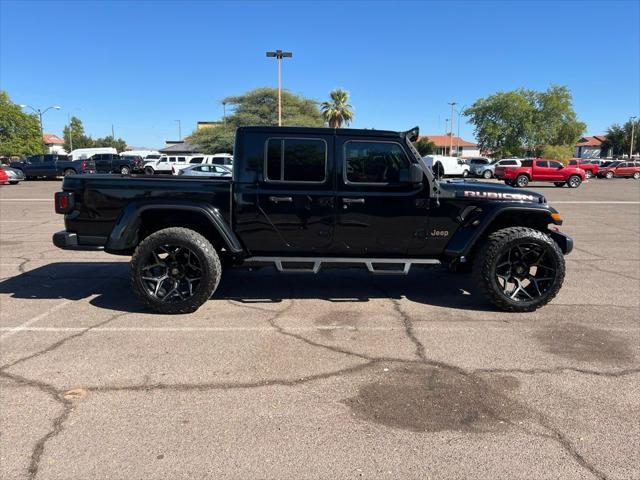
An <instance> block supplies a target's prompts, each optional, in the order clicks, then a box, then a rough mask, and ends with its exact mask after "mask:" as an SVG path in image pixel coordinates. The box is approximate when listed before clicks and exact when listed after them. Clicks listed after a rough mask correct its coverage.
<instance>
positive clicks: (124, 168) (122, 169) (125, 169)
mask: <svg viewBox="0 0 640 480" xmlns="http://www.w3.org/2000/svg"><path fill="white" fill-rule="evenodd" d="M120 173H121V174H122V175H129V174H130V173H131V169H130V168H129V167H128V166H127V165H123V166H122V167H120Z"/></svg>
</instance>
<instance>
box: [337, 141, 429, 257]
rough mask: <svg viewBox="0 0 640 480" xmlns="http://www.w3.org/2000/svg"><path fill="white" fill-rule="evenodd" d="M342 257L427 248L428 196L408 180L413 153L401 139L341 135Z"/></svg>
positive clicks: (339, 205)
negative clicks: (411, 153)
mask: <svg viewBox="0 0 640 480" xmlns="http://www.w3.org/2000/svg"><path fill="white" fill-rule="evenodd" d="M337 138H338V139H339V140H338V143H339V144H338V145H336V152H340V153H339V155H340V157H339V158H340V159H339V161H338V162H336V169H337V170H338V172H339V174H338V175H337V186H338V187H337V198H336V213H337V224H336V235H335V248H334V251H335V252H336V254H339V255H345V256H349V255H359V256H371V257H383V256H404V255H411V254H415V253H418V252H420V251H421V250H423V249H424V248H425V246H426V244H427V241H426V237H427V229H428V210H427V205H428V203H427V192H426V189H425V186H424V184H423V183H421V184H419V185H415V184H412V183H410V182H409V181H408V172H409V169H410V164H411V161H410V158H411V156H410V153H409V152H408V150H407V148H406V146H404V145H403V144H402V143H401V142H399V141H380V140H377V139H367V138H363V139H349V138H348V137H343V138H341V137H340V136H338V137H337Z"/></svg>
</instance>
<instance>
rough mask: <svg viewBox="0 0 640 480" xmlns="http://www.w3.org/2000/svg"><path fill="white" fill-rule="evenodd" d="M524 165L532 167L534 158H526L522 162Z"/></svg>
mask: <svg viewBox="0 0 640 480" xmlns="http://www.w3.org/2000/svg"><path fill="white" fill-rule="evenodd" d="M522 166H523V167H531V166H533V160H525V161H523V162H522Z"/></svg>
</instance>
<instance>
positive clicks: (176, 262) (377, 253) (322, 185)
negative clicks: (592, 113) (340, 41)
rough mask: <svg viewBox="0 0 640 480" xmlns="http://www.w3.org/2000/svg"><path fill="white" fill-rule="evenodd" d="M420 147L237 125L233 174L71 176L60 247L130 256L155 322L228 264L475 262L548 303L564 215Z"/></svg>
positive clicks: (364, 134) (384, 267)
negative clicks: (444, 168)
mask: <svg viewBox="0 0 640 480" xmlns="http://www.w3.org/2000/svg"><path fill="white" fill-rule="evenodd" d="M416 138H418V129H417V128H414V129H412V130H410V131H408V132H391V131H382V130H356V129H346V128H345V129H342V128H338V129H334V128H331V129H330V128H324V129H321V128H304V127H269V126H260V127H242V128H239V129H238V130H237V131H236V136H235V142H236V148H235V150H234V152H236V157H235V159H234V169H233V177H232V178H229V177H226V178H221V177H219V178H202V179H200V180H199V181H193V179H189V177H188V176H185V175H177V176H163V177H151V176H132V177H119V176H114V175H91V176H87V177H85V178H81V177H80V176H72V177H67V178H65V180H64V183H63V186H62V191H60V192H57V193H56V194H55V208H56V212H58V213H60V214H64V223H65V229H64V230H62V231H60V232H57V233H56V234H54V236H53V243H54V245H56V246H57V247H59V248H63V249H70V250H97V251H106V252H108V253H112V254H120V255H132V258H131V273H130V275H131V285H132V288H133V291H134V292H135V293H136V295H137V296H138V298H139V299H140V300H141V302H143V303H145V304H147V305H148V306H149V307H150V308H152V309H153V310H155V311H158V312H161V313H187V312H193V311H195V310H196V309H198V308H199V307H200V306H201V305H202V304H203V303H205V302H206V301H207V300H208V299H209V298H210V297H211V295H212V294H213V293H214V292H215V290H216V288H217V286H218V283H219V281H220V276H221V273H222V269H223V268H225V269H226V268H232V267H255V266H260V265H274V266H275V267H276V269H277V270H279V271H281V272H291V271H294V272H305V271H306V272H310V273H317V272H318V271H319V270H320V269H321V268H322V267H332V266H336V265H343V266H345V265H351V266H353V265H362V266H364V267H366V268H367V269H368V270H369V271H370V272H371V273H385V274H394V273H395V274H407V273H408V272H409V270H410V269H411V268H412V266H416V265H422V266H424V265H439V264H441V265H445V266H447V267H449V266H451V265H457V264H467V263H468V264H470V265H473V269H474V273H475V278H476V279H477V280H478V283H479V288H480V290H481V291H482V292H484V294H485V295H486V296H487V298H488V299H489V300H490V301H492V302H493V303H494V304H495V305H496V306H497V307H498V308H500V309H503V310H507V311H512V312H513V311H516V312H528V311H532V310H535V309H537V308H539V307H541V306H543V305H545V304H546V303H548V302H549V301H550V300H551V299H552V298H554V297H555V296H556V294H557V293H558V291H559V290H560V288H561V285H562V282H563V279H564V277H565V261H564V257H563V253H564V254H567V253H569V252H570V251H571V250H572V248H573V241H572V240H571V239H570V238H569V237H568V236H566V235H564V234H562V233H560V232H559V231H558V230H557V229H556V228H555V227H554V228H549V225H551V224H553V225H560V224H561V223H562V220H561V218H560V214H559V213H558V212H557V211H556V210H555V209H553V208H552V207H551V206H550V205H548V203H547V201H546V199H545V197H544V196H543V195H541V194H539V193H536V192H532V191H526V190H515V189H513V188H510V187H506V186H503V185H497V184H489V183H476V182H474V183H470V182H457V181H446V180H443V181H441V180H438V179H437V178H435V177H434V175H433V173H432V171H431V169H430V168H429V167H428V166H427V165H426V164H425V163H424V162H423V161H422V159H421V158H420V155H419V154H418V152H417V150H416V149H415V147H414V146H413V144H412V142H413V141H415V139H416ZM580 172H582V171H581V170H580ZM582 175H584V173H583V172H582ZM89 198H90V199H91V202H88V201H87V199H89ZM221 260H222V261H221ZM223 265H224V267H223ZM246 274H247V275H250V271H247V273H246Z"/></svg>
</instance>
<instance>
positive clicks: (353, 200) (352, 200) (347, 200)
mask: <svg viewBox="0 0 640 480" xmlns="http://www.w3.org/2000/svg"><path fill="white" fill-rule="evenodd" d="M342 202H343V203H346V204H351V203H362V204H364V198H343V199H342Z"/></svg>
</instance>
